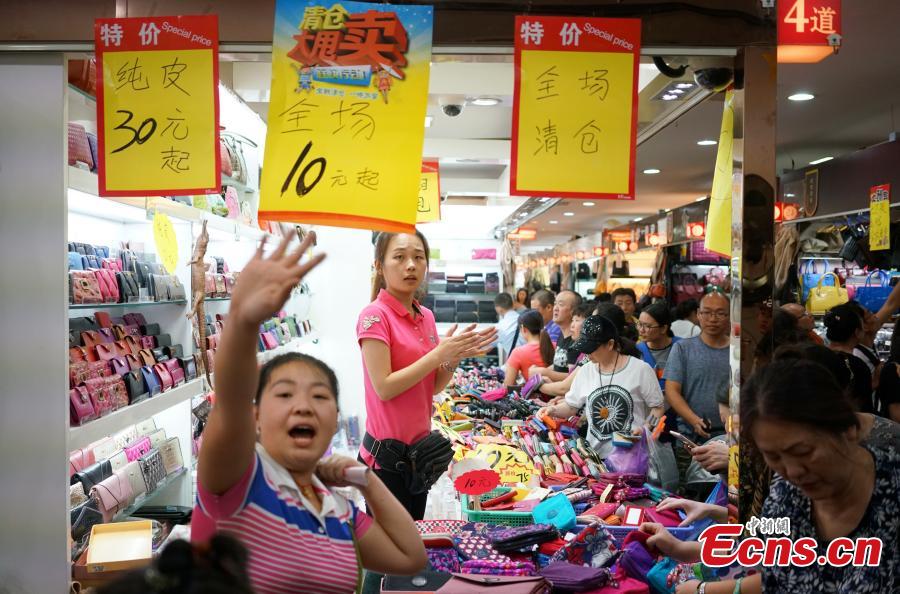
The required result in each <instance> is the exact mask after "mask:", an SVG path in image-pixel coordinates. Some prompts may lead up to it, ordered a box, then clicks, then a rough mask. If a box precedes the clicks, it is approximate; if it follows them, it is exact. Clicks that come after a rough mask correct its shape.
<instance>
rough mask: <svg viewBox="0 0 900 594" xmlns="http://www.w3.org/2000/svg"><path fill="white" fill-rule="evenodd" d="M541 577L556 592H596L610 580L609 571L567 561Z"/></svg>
mask: <svg viewBox="0 0 900 594" xmlns="http://www.w3.org/2000/svg"><path fill="white" fill-rule="evenodd" d="M650 567H653V565H651V566H650ZM541 575H542V576H544V578H546V579H547V580H548V581H549V582H550V583H551V584H553V591H554V592H557V591H559V592H584V591H585V590H596V589H597V588H602V587H603V586H605V585H606V584H607V583H608V582H609V580H610V574H609V570H608V569H602V568H596V567H584V566H583V565H573V564H571V563H566V562H565V561H557V562H555V563H551V564H550V565H548V566H547V567H545V568H544V569H542V570H541Z"/></svg>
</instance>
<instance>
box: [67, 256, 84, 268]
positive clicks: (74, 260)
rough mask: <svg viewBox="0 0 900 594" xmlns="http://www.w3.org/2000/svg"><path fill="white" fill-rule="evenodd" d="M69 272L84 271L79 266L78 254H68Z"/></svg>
mask: <svg viewBox="0 0 900 594" xmlns="http://www.w3.org/2000/svg"><path fill="white" fill-rule="evenodd" d="M69 270H84V266H83V265H82V264H81V254H79V253H78V252H69Z"/></svg>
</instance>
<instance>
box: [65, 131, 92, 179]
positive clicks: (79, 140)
mask: <svg viewBox="0 0 900 594" xmlns="http://www.w3.org/2000/svg"><path fill="white" fill-rule="evenodd" d="M79 161H80V162H81V163H84V164H85V165H87V168H88V169H89V170H93V169H94V157H93V156H92V155H91V145H90V144H88V139H87V131H86V130H85V129H84V126H82V125H81V124H76V123H74V122H69V165H75V164H76V163H78V162H79Z"/></svg>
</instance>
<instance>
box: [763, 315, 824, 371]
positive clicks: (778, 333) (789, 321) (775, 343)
mask: <svg viewBox="0 0 900 594" xmlns="http://www.w3.org/2000/svg"><path fill="white" fill-rule="evenodd" d="M771 324H772V325H771V328H769V331H768V332H766V333H765V334H764V335H763V337H762V339H761V340H760V341H759V343H758V344H757V345H756V353H755V354H754V358H755V362H754V367H755V368H757V369H758V368H761V367H763V366H765V365H768V364H769V362H770V361H771V360H772V353H773V352H774V351H776V350H777V349H778V348H779V347H782V346H785V345H791V344H798V343H802V342H809V340H810V338H809V335H808V333H806V332H804V331H803V330H801V329H800V325H799V322H798V321H797V318H795V317H794V316H793V315H791V314H790V313H788V312H786V311H783V310H782V309H780V308H779V309H776V310H775V312H774V314H773V315H772V323H771Z"/></svg>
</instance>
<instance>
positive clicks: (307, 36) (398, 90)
mask: <svg viewBox="0 0 900 594" xmlns="http://www.w3.org/2000/svg"><path fill="white" fill-rule="evenodd" d="M432 12H433V11H432V8H431V7H430V6H408V5H403V6H395V5H391V4H365V3H362V2H338V3H335V2H331V1H328V2H321V1H318V0H310V1H300V0H278V1H277V2H276V5H275V33H274V40H273V41H274V47H273V54H272V99H271V103H270V104H269V119H268V131H267V134H266V151H265V161H264V166H263V172H262V184H261V196H260V209H259V218H260V220H269V221H292V222H298V223H313V224H322V225H334V226H339V227H355V228H361V229H377V230H382V231H412V230H413V229H414V227H415V224H416V215H417V203H418V196H419V187H420V184H421V180H422V177H421V163H422V143H423V140H424V137H425V128H424V126H423V122H424V121H425V108H426V104H427V100H428V73H429V67H430V60H431V25H432Z"/></svg>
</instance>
